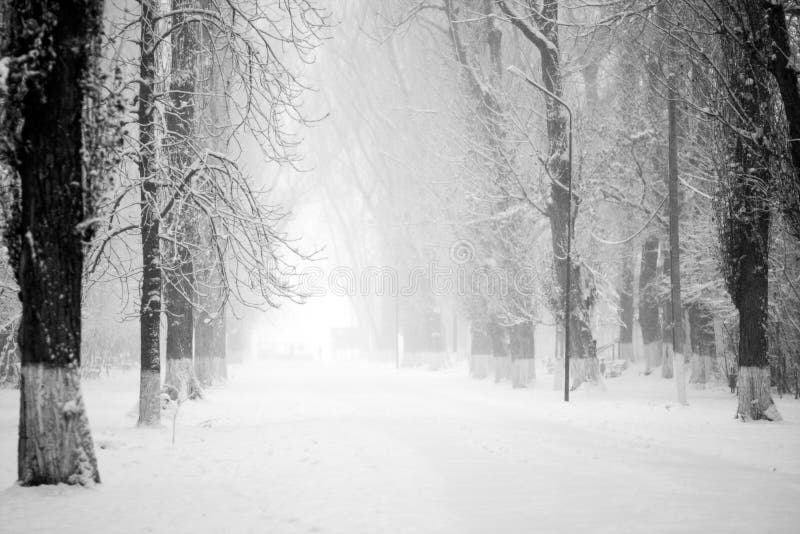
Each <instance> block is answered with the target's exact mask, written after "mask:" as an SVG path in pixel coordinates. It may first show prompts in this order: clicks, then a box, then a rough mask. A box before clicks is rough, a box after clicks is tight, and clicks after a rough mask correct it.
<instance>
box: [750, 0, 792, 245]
mask: <svg viewBox="0 0 800 534" xmlns="http://www.w3.org/2000/svg"><path fill="white" fill-rule="evenodd" d="M764 6H765V9H766V10H767V13H768V18H767V26H768V35H767V37H768V39H764V40H763V41H761V42H762V43H763V45H762V46H764V48H765V49H764V50H762V51H761V53H762V54H763V56H765V57H766V58H767V59H768V65H769V68H770V70H771V71H772V74H773V76H774V77H775V80H776V81H777V82H778V89H779V90H780V93H781V98H782V100H783V112H784V115H785V117H786V124H787V126H788V129H789V132H788V133H789V136H788V137H789V139H790V140H791V141H790V142H789V146H788V148H789V154H790V155H791V157H792V163H793V164H794V172H793V173H789V174H787V175H786V178H787V179H786V180H784V182H785V183H782V184H781V186H780V187H778V188H776V189H777V193H778V195H779V197H780V200H781V211H782V212H783V216H784V219H785V221H786V222H787V225H788V227H789V230H790V232H791V233H792V235H793V236H794V238H795V239H800V143H798V142H797V139H800V87H798V85H797V75H798V70H797V64H796V62H795V60H794V59H795V58H796V53H795V51H794V50H792V46H791V40H792V36H791V34H790V30H789V27H788V25H787V23H786V12H785V9H784V3H783V2H765V3H764ZM749 7H750V8H751V9H752V8H755V9H760V7H756V6H755V4H754V5H753V6H749ZM752 20H759V19H758V18H753V19H752ZM751 42H752V41H751ZM755 42H759V41H758V40H755ZM775 48H777V50H775Z"/></svg>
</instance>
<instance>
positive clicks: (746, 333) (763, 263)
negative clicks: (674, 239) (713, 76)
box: [720, 2, 796, 421]
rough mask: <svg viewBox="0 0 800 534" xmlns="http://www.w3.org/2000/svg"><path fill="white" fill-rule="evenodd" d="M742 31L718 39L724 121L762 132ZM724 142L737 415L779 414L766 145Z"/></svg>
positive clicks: (757, 72)
mask: <svg viewBox="0 0 800 534" xmlns="http://www.w3.org/2000/svg"><path fill="white" fill-rule="evenodd" d="M734 7H738V8H740V9H744V10H747V9H753V8H754V6H753V5H751V4H749V3H747V2H742V4H741V5H738V6H731V7H729V10H730V9H732V8H734ZM756 9H758V8H756ZM726 15H727V16H728V17H730V19H731V20H738V17H737V16H736V14H733V13H730V11H727V12H726ZM750 20H751V21H753V22H754V23H757V20H760V19H759V18H758V17H756V19H750ZM745 32H747V28H742V27H741V26H740V27H738V29H737V33H738V34H739V35H735V36H729V37H727V38H726V39H725V41H724V42H723V49H724V52H725V58H726V60H727V65H726V70H727V72H726V74H727V77H728V81H729V83H730V85H731V90H732V91H733V92H734V94H736V95H737V97H739V101H740V102H741V107H742V110H743V112H744V113H743V114H741V113H740V114H737V115H736V116H732V117H730V118H729V120H731V121H736V122H735V123H734V124H736V123H741V122H743V120H744V121H747V122H746V123H745V124H742V127H743V128H753V129H754V130H755V129H756V128H757V129H758V130H759V132H760V133H759V135H763V136H768V135H770V127H771V120H772V119H771V117H770V113H771V112H770V111H769V110H768V109H769V108H768V106H762V103H765V102H768V101H769V98H770V96H769V91H770V89H769V87H768V86H767V84H766V83H765V81H764V80H765V79H766V78H767V73H766V70H765V69H764V67H763V66H762V65H761V64H760V63H759V62H757V61H749V60H750V59H752V58H751V57H748V55H747V54H748V51H747V50H743V49H742V48H741V47H740V46H739V43H740V42H742V41H744V40H745V39H744V38H743V35H741V34H744V33H745ZM743 66H749V67H750V69H751V70H752V72H750V73H748V74H749V76H748V75H744V76H743V75H742V73H741V71H742V68H743ZM750 76H751V77H750ZM748 79H749V80H750V82H749V83H748V82H747V80H748ZM795 83H796V82H795ZM742 115H744V117H742ZM754 125H755V126H754ZM727 141H728V143H727V144H728V149H729V151H730V154H731V156H732V158H731V159H732V163H733V165H731V166H729V167H728V168H727V169H726V175H725V176H724V178H725V182H724V183H725V184H726V185H727V190H725V191H723V194H724V201H725V202H724V204H723V205H722V210H723V212H722V214H721V220H722V222H723V224H722V226H721V236H720V239H721V244H722V249H723V253H724V258H725V264H724V272H725V278H726V282H727V286H728V292H729V293H730V295H731V299H732V300H733V303H734V304H735V305H736V309H737V310H739V362H738V380H737V390H738V395H739V406H738V409H737V411H736V414H737V417H739V418H741V419H742V420H744V421H747V420H755V419H768V420H771V421H775V420H779V419H780V418H781V417H780V414H779V413H778V411H777V409H776V408H775V405H774V403H773V401H772V395H771V393H770V373H769V360H768V358H767V323H768V320H769V311H768V298H769V293H768V290H769V230H770V222H771V213H770V209H771V207H770V202H769V198H768V192H769V191H770V177H771V174H770V172H771V170H770V168H769V165H770V162H769V159H770V155H769V154H768V153H767V151H768V150H769V149H768V148H764V144H763V142H762V140H761V139H758V138H755V139H751V138H749V137H745V136H741V135H739V133H738V132H729V138H728V140H727Z"/></svg>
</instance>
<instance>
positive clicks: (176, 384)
mask: <svg viewBox="0 0 800 534" xmlns="http://www.w3.org/2000/svg"><path fill="white" fill-rule="evenodd" d="M164 389H165V390H166V392H167V394H168V395H169V396H170V397H171V398H172V400H176V401H180V402H182V401H185V400H187V399H198V398H202V397H203V390H202V388H201V387H200V383H199V382H198V381H197V377H196V376H195V374H194V365H193V364H192V360H190V359H189V358H179V359H177V360H170V359H167V376H166V378H165V379H164Z"/></svg>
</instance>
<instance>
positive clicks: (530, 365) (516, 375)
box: [511, 358, 536, 388]
mask: <svg viewBox="0 0 800 534" xmlns="http://www.w3.org/2000/svg"><path fill="white" fill-rule="evenodd" d="M535 363H536V360H534V359H533V358H527V359H519V360H513V361H512V362H511V385H512V387H515V388H526V387H528V386H529V385H531V384H532V383H533V381H534V380H535V379H536V366H535Z"/></svg>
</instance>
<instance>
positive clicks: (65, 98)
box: [2, 0, 102, 486]
mask: <svg viewBox="0 0 800 534" xmlns="http://www.w3.org/2000/svg"><path fill="white" fill-rule="evenodd" d="M8 9H9V11H8V12H7V13H6V14H5V15H6V17H7V21H8V32H9V35H8V38H7V41H6V42H7V46H6V49H5V50H3V54H2V55H4V56H7V57H11V58H14V59H12V60H11V61H10V62H9V72H8V78H7V82H8V83H7V85H8V87H7V89H8V94H7V101H6V102H5V103H4V107H5V110H4V111H5V113H4V117H5V119H6V120H7V121H8V124H4V125H3V128H4V129H7V131H6V133H7V134H8V137H7V138H6V139H7V140H9V141H11V145H12V146H11V148H10V151H11V152H12V154H11V156H12V157H10V158H9V160H8V161H10V162H11V164H12V165H13V167H14V169H15V170H16V172H17V174H18V177H19V183H20V191H19V193H20V196H19V200H20V205H19V206H15V208H14V209H13V213H12V220H11V221H9V224H8V229H7V238H8V239H7V241H8V244H9V249H10V252H11V259H12V264H13V266H14V268H15V274H16V279H17V282H18V285H19V288H20V289H19V295H20V299H21V301H22V320H21V323H20V329H19V346H20V349H21V375H22V376H21V383H20V419H19V441H18V457H17V459H18V477H19V482H20V484H22V485H26V486H27V485H38V484H59V483H65V484H89V483H92V482H100V475H99V473H98V470H97V460H96V458H95V453H94V445H93V443H92V437H91V433H90V431H89V423H88V419H87V416H86V410H85V407H84V404H83V397H82V394H81V388H80V361H81V280H82V274H83V273H82V269H83V239H84V238H90V237H91V235H90V226H85V227H84V226H83V223H84V221H85V219H86V217H87V215H88V211H89V209H90V208H91V204H90V203H91V196H90V194H89V193H88V191H85V189H84V188H85V187H86V186H82V185H81V184H86V182H85V181H84V173H83V153H82V152H83V148H84V144H83V136H82V130H81V126H82V111H83V105H84V102H85V89H84V87H83V85H82V83H83V81H84V77H85V76H86V74H87V73H88V70H89V69H90V67H91V61H92V59H93V58H92V51H93V50H94V48H95V47H94V46H93V44H94V43H95V39H96V38H97V36H98V35H99V32H100V20H101V15H102V2H99V1H96V0H85V1H78V0H73V1H37V2H31V1H19V0H14V1H11V2H9V3H8ZM33 28H36V31H33V30H32V29H33ZM5 148H8V147H5ZM86 185H87V186H90V187H91V186H93V185H96V184H86Z"/></svg>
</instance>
